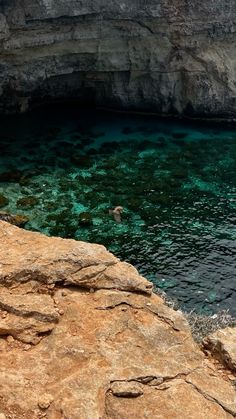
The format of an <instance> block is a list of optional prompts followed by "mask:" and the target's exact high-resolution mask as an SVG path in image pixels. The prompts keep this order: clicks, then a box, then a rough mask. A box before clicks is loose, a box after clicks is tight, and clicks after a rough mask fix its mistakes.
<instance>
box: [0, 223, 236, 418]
mask: <svg viewBox="0 0 236 419" xmlns="http://www.w3.org/2000/svg"><path fill="white" fill-rule="evenodd" d="M0 239H1V245H2V247H1V259H0V284H1V292H0V308H1V309H2V310H4V312H5V311H6V312H7V313H8V314H7V316H6V317H5V318H1V317H0V318H1V320H0V328H1V327H2V330H3V328H5V329H4V330H5V332H4V333H5V334H4V335H2V338H1V337H0V348H1V356H0V376H1V382H0V412H2V413H3V414H4V415H5V416H6V417H7V418H8V417H9V418H10V417H12V418H14V419H16V418H17V419H18V418H26V419H36V418H37V419H38V418H41V417H45V414H46V417H47V418H48V419H63V418H69V419H78V418H80V419H127V418H129V417H130V418H135V419H144V418H148V419H157V418H158V419H190V418H191V419H216V418H217V419H230V418H233V417H235V415H236V401H235V390H234V388H233V386H232V385H231V384H230V382H229V381H226V380H225V379H224V377H223V375H222V373H221V372H219V371H218V370H217V368H215V366H214V365H213V363H211V362H210V361H209V360H207V358H206V357H205V355H204V354H203V352H201V351H200V349H199V347H198V346H197V345H196V344H195V343H194V341H193V339H192V336H191V333H190V329H189V327H188V324H187V322H186V320H185V318H184V317H183V316H182V314H181V313H180V312H179V311H173V310H172V309H170V308H169V307H167V306H165V304H164V302H163V300H162V299H161V298H160V297H158V296H157V295H154V294H151V284H149V282H148V281H146V280H145V279H144V278H142V277H141V276H139V275H138V273H137V271H136V270H135V269H134V268H133V267H131V266H130V265H128V264H126V263H122V262H120V261H119V260H118V259H117V258H115V257H114V256H113V255H111V254H110V253H108V252H107V251H106V249H105V248H104V247H103V246H98V245H92V244H88V243H82V242H75V241H73V240H62V239H58V238H48V237H44V236H43V235H40V234H37V233H31V232H27V231H24V230H20V229H18V228H16V227H14V226H11V225H10V224H7V223H3V222H0ZM36 283H39V284H40V283H43V284H44V287H45V284H48V283H50V284H52V283H53V284H55V288H54V289H53V290H50V293H51V294H50V295H48V294H45V288H42V289H41V288H40V286H39V287H36V285H35V284H36ZM91 284H92V288H94V292H93V293H90V292H89V290H90V288H91ZM26 285H27V286H26ZM71 285H72V286H71ZM66 286H68V288H67V289H66V290H65V287H66ZM55 301H56V302H57V304H58V307H60V310H62V311H63V312H64V314H63V315H62V316H60V314H59V313H58V311H57V310H56V307H55ZM124 308H125V310H124ZM6 335H8V336H10V337H11V338H10V340H13V343H14V345H13V343H10V344H7V343H5V340H6ZM12 336H13V337H14V338H12ZM8 340H9V338H8ZM1 342H3V344H1ZM21 342H23V343H21ZM15 343H17V345H15ZM43 415H44V416H43Z"/></svg>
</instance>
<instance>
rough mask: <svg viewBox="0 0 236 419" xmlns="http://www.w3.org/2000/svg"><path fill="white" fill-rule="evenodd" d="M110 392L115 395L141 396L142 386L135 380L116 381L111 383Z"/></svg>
mask: <svg viewBox="0 0 236 419" xmlns="http://www.w3.org/2000/svg"><path fill="white" fill-rule="evenodd" d="M111 391H112V394H114V396H116V397H139V396H142V394H143V390H142V386H141V384H139V383H136V382H135V381H134V382H133V381H116V382H114V383H112V385H111Z"/></svg>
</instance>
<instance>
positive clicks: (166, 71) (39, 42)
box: [0, 0, 236, 118]
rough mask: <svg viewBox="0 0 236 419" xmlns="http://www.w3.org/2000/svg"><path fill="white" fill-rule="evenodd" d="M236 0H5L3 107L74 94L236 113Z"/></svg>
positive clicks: (117, 102)
mask: <svg viewBox="0 0 236 419" xmlns="http://www.w3.org/2000/svg"><path fill="white" fill-rule="evenodd" d="M235 48H236V2H235V1H234V0H175V1H174V2H173V1H172V0H123V1H118V0H114V1H105V0H67V1H65V0H64V1H63V0H41V1H38V0H21V1H19V0H2V1H1V2H0V63H1V64H0V70H1V71H0V112H5V111H8V112H10V111H13V112H14V111H25V110H26V109H27V108H28V106H31V105H33V104H34V103H39V102H44V101H49V100H51V99H65V98H76V99H78V100H82V101H84V100H88V101H90V102H93V103H95V104H96V105H102V106H104V105H105V106H109V107H116V108H122V109H138V110H146V111H150V110H151V111H156V112H161V113H164V114H168V113H175V114H187V115H206V116H224V117H228V118H231V117H235V114H236V64H235V58H234V56H235Z"/></svg>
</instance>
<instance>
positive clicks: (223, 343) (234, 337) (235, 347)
mask: <svg viewBox="0 0 236 419" xmlns="http://www.w3.org/2000/svg"><path fill="white" fill-rule="evenodd" d="M203 345H204V347H205V348H206V349H208V350H209V351H210V352H211V353H212V355H213V356H215V357H216V358H217V359H219V360H220V361H221V362H223V364H225V365H226V366H227V367H229V368H230V369H231V370H232V371H235V372H236V328H235V327H227V328H225V329H221V330H217V331H216V332H215V333H212V334H211V335H209V336H207V337H206V338H205V339H204V340H203ZM235 380H236V378H235Z"/></svg>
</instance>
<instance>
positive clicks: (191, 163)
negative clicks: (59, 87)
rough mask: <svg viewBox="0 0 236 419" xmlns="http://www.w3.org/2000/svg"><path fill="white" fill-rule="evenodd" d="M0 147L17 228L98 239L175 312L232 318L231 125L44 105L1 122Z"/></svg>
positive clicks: (235, 218)
mask: <svg viewBox="0 0 236 419" xmlns="http://www.w3.org/2000/svg"><path fill="white" fill-rule="evenodd" d="M0 153H1V154H0V155H1V158H0V207H1V211H5V212H10V213H13V214H24V215H26V216H27V217H28V218H29V221H28V223H27V224H26V225H25V228H27V229H29V230H34V231H40V232H43V233H45V234H47V235H53V236H60V237H65V238H75V239H78V240H85V241H89V242H94V243H101V244H104V245H105V246H106V247H107V248H108V249H109V250H110V251H112V252H113V253H114V254H115V255H117V256H118V257H120V258H121V259H122V260H126V261H128V262H130V263H132V264H134V265H135V266H136V267H137V268H138V270H139V272H140V273H141V274H143V275H144V276H146V277H147V278H148V279H150V280H151V281H152V282H153V283H154V284H155V285H156V287H159V288H160V289H162V290H163V291H165V292H166V293H167V295H168V296H170V297H171V298H174V299H177V300H178V302H179V305H180V307H181V308H184V309H186V310H193V309H194V310H196V311H197V312H201V313H214V312H217V311H219V310H221V309H229V311H230V313H231V314H233V315H236V128H235V129H234V128H232V127H227V126H224V124H223V123H222V124H213V123H212V124H211V125H209V124H208V125H204V124H202V123H200V122H194V123H190V122H180V121H176V120H169V119H168V120H160V119H158V118H157V117H154V116H153V117H148V116H140V115H139V116H138V115H133V116H131V115H126V114H114V113H108V112H107V113H105V112H101V111H96V110H92V111H91V110H81V109H78V108H77V107H76V106H74V107H72V106H70V107H69V106H68V107H65V106H64V107H58V106H55V107H54V109H53V110H51V109H49V108H44V109H43V110H39V109H38V110H35V111H33V112H32V113H30V114H27V115H22V116H14V117H13V116H11V117H10V116H9V117H4V118H3V117H2V118H1V119H0ZM116 206H122V207H123V209H124V210H123V213H122V214H121V222H120V223H118V222H117V221H116V220H115V219H114V217H113V215H112V214H109V209H113V208H115V207H116Z"/></svg>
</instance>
